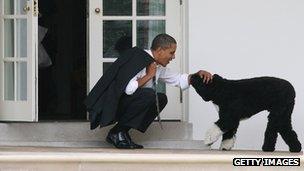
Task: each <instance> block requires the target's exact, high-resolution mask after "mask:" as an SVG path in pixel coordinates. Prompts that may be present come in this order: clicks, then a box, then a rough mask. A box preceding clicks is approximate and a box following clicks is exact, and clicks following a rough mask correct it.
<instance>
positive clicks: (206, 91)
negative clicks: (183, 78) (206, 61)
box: [191, 74, 222, 102]
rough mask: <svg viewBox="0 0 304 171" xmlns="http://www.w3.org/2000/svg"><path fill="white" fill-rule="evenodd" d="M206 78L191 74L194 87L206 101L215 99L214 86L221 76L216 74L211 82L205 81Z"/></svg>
mask: <svg viewBox="0 0 304 171" xmlns="http://www.w3.org/2000/svg"><path fill="white" fill-rule="evenodd" d="M203 79H204V78H201V77H200V76H199V75H198V74H193V75H192V76H191V85H192V86H193V87H194V89H195V91H196V92H197V93H198V94H199V95H200V96H201V97H202V98H203V100H204V101H206V102H207V101H210V100H213V99H212V98H213V88H214V86H215V84H216V82H217V81H218V80H219V79H222V77H221V76H219V75H217V74H214V75H213V79H212V82H211V83H208V84H206V83H204V81H203Z"/></svg>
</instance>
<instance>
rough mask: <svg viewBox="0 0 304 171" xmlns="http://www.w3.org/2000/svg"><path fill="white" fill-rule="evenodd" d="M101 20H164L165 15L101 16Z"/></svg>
mask: <svg viewBox="0 0 304 171" xmlns="http://www.w3.org/2000/svg"><path fill="white" fill-rule="evenodd" d="M100 18H101V19H102V20H166V19H167V18H166V16H102V17H100Z"/></svg>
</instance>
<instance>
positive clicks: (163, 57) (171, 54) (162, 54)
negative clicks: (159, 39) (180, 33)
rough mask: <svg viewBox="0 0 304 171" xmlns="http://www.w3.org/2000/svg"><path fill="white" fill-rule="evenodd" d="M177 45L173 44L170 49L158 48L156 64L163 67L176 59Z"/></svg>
mask: <svg viewBox="0 0 304 171" xmlns="http://www.w3.org/2000/svg"><path fill="white" fill-rule="evenodd" d="M175 51H176V44H171V45H170V47H168V48H158V49H157V50H156V54H157V58H155V60H156V62H157V63H158V64H160V65H162V66H163V67H165V66H167V65H168V64H169V63H170V61H171V60H172V59H174V58H175Z"/></svg>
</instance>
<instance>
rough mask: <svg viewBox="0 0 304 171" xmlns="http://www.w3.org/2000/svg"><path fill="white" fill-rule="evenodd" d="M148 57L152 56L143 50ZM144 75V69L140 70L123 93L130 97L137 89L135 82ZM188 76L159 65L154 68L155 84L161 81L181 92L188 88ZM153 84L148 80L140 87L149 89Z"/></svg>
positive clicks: (148, 51)
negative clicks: (179, 89) (177, 88)
mask: <svg viewBox="0 0 304 171" xmlns="http://www.w3.org/2000/svg"><path fill="white" fill-rule="evenodd" d="M145 51H146V52H147V53H148V54H149V55H150V56H152V57H153V54H152V52H151V50H145ZM145 75H146V68H144V69H143V70H141V71H140V72H139V73H137V74H136V75H135V76H134V77H133V78H132V79H131V80H130V81H129V83H128V85H127V87H126V89H125V93H126V94H127V95H132V94H133V93H134V92H135V91H136V90H137V88H138V82H137V80H138V79H140V78H142V77H144V76H145ZM188 76H189V75H188V74H180V73H177V72H174V71H172V70H170V69H169V68H167V67H163V66H161V65H157V67H156V74H155V80H156V83H157V82H158V80H161V81H163V82H165V83H167V84H169V85H172V86H175V87H180V88H181V89H182V90H185V89H187V88H189V82H188ZM152 86H153V82H152V79H151V80H149V81H148V82H147V83H146V84H144V85H143V86H142V87H149V88H152Z"/></svg>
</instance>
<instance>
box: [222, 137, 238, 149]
mask: <svg viewBox="0 0 304 171" xmlns="http://www.w3.org/2000/svg"><path fill="white" fill-rule="evenodd" d="M235 139H236V138H235V136H233V137H232V138H230V139H226V140H224V141H222V143H221V146H220V150H227V151H229V150H231V149H232V148H233V146H234V143H235Z"/></svg>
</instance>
